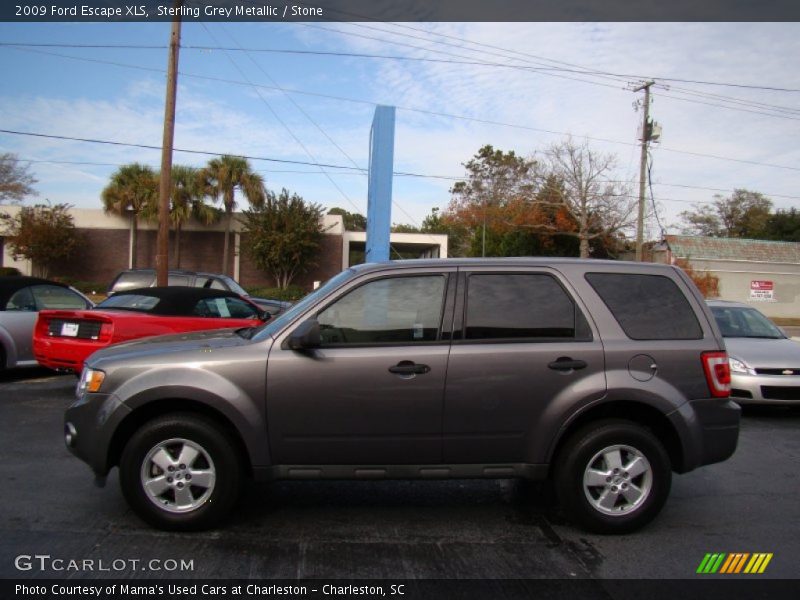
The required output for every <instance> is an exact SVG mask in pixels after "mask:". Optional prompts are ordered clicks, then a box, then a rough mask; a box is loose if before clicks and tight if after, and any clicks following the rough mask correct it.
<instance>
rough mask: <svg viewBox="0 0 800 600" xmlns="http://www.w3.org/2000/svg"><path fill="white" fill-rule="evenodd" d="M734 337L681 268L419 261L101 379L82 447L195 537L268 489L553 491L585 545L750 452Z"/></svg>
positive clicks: (81, 408) (144, 349)
mask: <svg viewBox="0 0 800 600" xmlns="http://www.w3.org/2000/svg"><path fill="white" fill-rule="evenodd" d="M724 348H725V346H724V344H723V340H722V337H721V335H720V333H719V330H718V329H717V325H716V323H715V321H714V319H713V317H712V316H711V314H710V312H709V309H708V308H707V307H706V304H705V302H704V301H703V298H702V297H701V296H700V294H699V292H698V291H697V289H696V288H695V287H694V285H693V284H692V282H691V281H690V280H689V279H688V277H687V276H686V275H685V274H684V273H683V272H682V271H680V270H678V269H676V268H674V267H671V266H667V265H652V264H634V263H622V262H610V261H585V260H584V261H581V260H574V259H546V260H543V259H530V258H522V259H483V260H476V259H472V260H469V259H450V260H414V261H399V262H391V263H377V264H367V265H360V266H358V267H354V268H351V269H348V270H346V271H343V272H342V273H340V274H339V275H337V276H335V277H334V278H332V279H331V280H330V281H328V282H327V283H326V284H325V285H323V286H322V287H320V288H319V289H318V290H316V291H315V292H314V293H312V294H310V295H309V296H307V297H305V298H304V299H303V300H301V301H300V302H299V303H297V304H295V305H294V306H292V307H291V308H290V309H289V310H288V311H287V312H285V313H284V314H282V315H281V316H280V317H278V318H276V319H273V320H272V321H270V322H268V323H266V324H264V325H262V326H260V327H255V328H243V329H237V330H225V331H222V332H220V331H214V332H199V333H190V334H182V335H172V336H164V337H158V338H151V339H150V340H146V341H134V342H129V343H124V344H119V345H116V346H112V347H109V348H107V349H104V350H101V351H99V352H97V353H95V354H94V355H93V356H92V357H91V358H90V359H89V360H88V361H87V363H86V367H85V369H84V371H83V373H82V376H81V379H80V382H79V384H78V387H77V396H78V399H77V401H76V402H75V403H74V404H73V405H72V406H70V407H69V408H68V409H67V411H66V416H65V438H66V444H67V446H68V447H69V449H70V450H71V451H72V452H73V453H74V454H76V455H77V456H78V457H80V458H81V459H83V460H84V461H86V462H87V463H88V464H89V465H90V466H91V468H92V469H93V471H94V472H95V474H96V476H97V478H98V480H99V482H100V483H102V482H103V481H104V480H105V477H106V475H107V473H108V472H109V470H110V469H111V468H112V467H114V466H117V467H119V475H120V483H121V487H122V492H123V494H124V496H125V498H126V499H127V501H128V502H129V504H130V505H131V506H132V507H133V509H134V510H135V511H136V512H137V513H138V514H139V515H140V516H141V517H142V518H143V519H145V520H146V521H148V522H150V523H151V524H153V525H155V526H157V527H161V528H164V529H201V528H207V527H210V526H212V525H214V524H215V523H217V522H218V521H219V520H220V519H221V518H222V517H224V516H225V515H226V514H228V513H230V512H231V510H232V509H233V507H234V503H235V502H236V499H237V495H238V492H239V488H240V484H241V483H242V482H243V481H244V480H245V479H246V478H248V477H253V478H256V479H323V478H336V479H398V478H470V477H485V478H512V477H518V478H526V479H540V480H543V479H550V480H551V481H552V483H553V484H554V487H555V490H556V492H557V496H558V498H559V501H560V504H561V506H562V507H563V509H564V511H565V512H566V513H567V514H568V516H569V517H571V519H573V520H574V521H575V522H576V523H578V524H580V525H582V526H583V527H585V528H586V529H588V530H591V531H597V532H607V533H622V532H627V531H632V530H634V529H637V528H639V527H641V526H643V525H644V524H646V523H648V522H649V521H651V520H652V519H653V518H654V517H655V516H656V514H657V513H658V512H659V510H660V509H661V507H662V506H663V504H664V502H665V500H666V498H667V495H668V493H669V489H670V483H671V476H672V473H673V472H676V473H684V472H687V471H691V470H692V469H695V468H697V467H699V466H701V465H707V464H710V463H715V462H719V461H722V460H725V459H726V458H728V457H729V456H731V454H732V453H733V452H734V450H735V448H736V443H737V439H738V434H739V413H740V410H739V407H738V405H736V404H735V403H733V402H731V401H730V400H729V398H728V396H729V393H730V371H729V366H728V357H727V355H726V353H725V351H724Z"/></svg>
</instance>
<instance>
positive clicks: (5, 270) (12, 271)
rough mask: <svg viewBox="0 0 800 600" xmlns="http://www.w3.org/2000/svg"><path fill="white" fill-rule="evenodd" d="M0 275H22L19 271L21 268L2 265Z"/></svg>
mask: <svg viewBox="0 0 800 600" xmlns="http://www.w3.org/2000/svg"><path fill="white" fill-rule="evenodd" d="M0 275H1V276H3V277H9V276H11V275H22V273H20V272H19V269H17V268H15V267H0Z"/></svg>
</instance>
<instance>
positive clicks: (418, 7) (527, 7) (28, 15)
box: [0, 0, 800, 22]
mask: <svg viewBox="0 0 800 600" xmlns="http://www.w3.org/2000/svg"><path fill="white" fill-rule="evenodd" d="M173 3H174V0H40V1H36V0H3V2H2V3H0V21H5V22H43V21H50V22H59V21H63V22H105V21H111V22H124V21H127V22H157V21H169V20H171V19H172V18H173V17H172V15H171V14H170V12H169V10H170V9H173V6H174V5H173ZM181 18H182V19H183V20H184V22H192V21H196V22H201V21H202V22H214V21H222V22H235V21H241V22H244V21H262V22H286V21H354V22H355V21H379V22H383V21H405V22H412V21H419V22H423V21H428V22H439V21H460V22H479V21H480V22H556V21H561V22H568V21H572V22H581V21H585V22H659V21H661V22H663V21H679V22H690V21H702V22H715V21H716V22H772V21H800V2H798V0H297V1H290V2H286V1H284V0H183V8H182V9H181Z"/></svg>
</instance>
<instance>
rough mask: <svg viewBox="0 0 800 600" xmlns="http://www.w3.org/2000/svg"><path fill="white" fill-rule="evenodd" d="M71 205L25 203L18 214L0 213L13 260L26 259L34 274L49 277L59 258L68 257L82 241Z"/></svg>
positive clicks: (0, 219)
mask: <svg viewBox="0 0 800 600" xmlns="http://www.w3.org/2000/svg"><path fill="white" fill-rule="evenodd" d="M70 208H71V206H70V205H69V204H55V205H53V204H50V202H47V203H46V204H36V205H34V206H23V207H22V208H20V210H19V211H18V212H17V213H16V215H13V216H12V215H10V214H7V213H3V214H0V221H2V224H3V229H4V231H3V235H4V236H5V241H6V244H8V247H9V248H10V249H11V255H12V256H13V257H14V260H18V259H19V258H26V259H28V260H30V261H31V263H32V265H33V274H34V275H36V276H38V277H47V276H48V274H49V271H50V268H51V267H52V266H53V265H54V264H56V263H57V262H58V261H61V260H64V259H67V258H69V257H70V256H71V255H72V254H73V252H74V251H75V249H76V248H77V246H78V243H79V236H78V233H77V231H75V224H74V222H73V219H72V215H71V214H70V212H69V209H70Z"/></svg>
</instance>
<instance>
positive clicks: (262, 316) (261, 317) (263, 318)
mask: <svg viewBox="0 0 800 600" xmlns="http://www.w3.org/2000/svg"><path fill="white" fill-rule="evenodd" d="M258 318H259V320H261V321H264V322H265V323H266V322H267V321H269V320H270V319H271V318H272V313H271V312H269V311H268V310H262V311H261V312H260V313H258Z"/></svg>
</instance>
